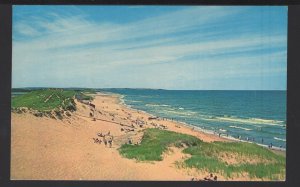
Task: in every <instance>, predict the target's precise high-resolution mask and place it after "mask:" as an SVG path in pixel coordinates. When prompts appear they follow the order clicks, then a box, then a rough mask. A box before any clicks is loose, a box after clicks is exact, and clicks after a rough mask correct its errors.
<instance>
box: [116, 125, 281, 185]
mask: <svg viewBox="0 0 300 187" xmlns="http://www.w3.org/2000/svg"><path fill="white" fill-rule="evenodd" d="M182 143H183V144H185V145H186V146H188V147H187V148H185V149H184V150H183V152H184V153H186V154H190V155H191V157H190V158H188V159H186V160H184V161H183V163H181V167H188V168H196V169H198V170H203V171H207V172H214V173H219V174H222V175H223V176H225V177H233V176H235V175H239V174H242V173H247V174H248V175H249V176H250V178H264V179H270V180H278V179H280V180H283V179H284V178H285V157H284V156H281V155H277V154H275V153H273V152H272V151H270V150H268V149H266V148H264V147H260V146H258V145H255V144H250V143H243V142H213V143H207V142H203V141H201V140H199V139H197V138H196V137H193V136H190V135H185V134H180V133H175V132H171V131H164V130H159V129H146V130H145V132H144V136H143V140H142V142H141V144H140V145H128V144H124V145H122V146H121V147H120V149H119V152H120V154H121V155H123V156H124V157H126V158H130V159H137V160H140V161H161V160H162V154H163V152H164V151H166V150H167V149H168V147H169V146H173V145H174V146H176V147H180V146H181V145H182ZM224 154H228V155H230V154H232V155H235V156H236V157H237V159H238V158H243V159H241V160H237V162H236V163H231V164H230V163H227V162H226V161H224V160H222V159H221V158H220V155H224ZM247 160H256V161H257V162H247Z"/></svg>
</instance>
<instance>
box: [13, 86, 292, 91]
mask: <svg viewBox="0 0 300 187" xmlns="http://www.w3.org/2000/svg"><path fill="white" fill-rule="evenodd" d="M30 88H34V89H38V88H41V89H43V88H50V89H51V88H53V89H55V88H57V89H132V90H167V91H287V89H285V90H283V89H243V90H241V89H222V90H219V89H165V88H126V87H123V88H122V87H119V88H117V87H111V88H108V87H106V88H91V87H43V86H41V87H40V86H37V87H34V86H33V87H29V86H28V87H16V88H11V89H30Z"/></svg>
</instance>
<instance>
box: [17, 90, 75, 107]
mask: <svg viewBox="0 0 300 187" xmlns="http://www.w3.org/2000/svg"><path fill="white" fill-rule="evenodd" d="M75 94H76V92H75V91H72V90H68V91H65V90H63V89H42V90H35V91H31V92H28V93H26V94H24V95H20V96H17V97H14V98H13V99H12V108H19V107H27V108H31V109H34V110H38V111H49V110H54V109H59V108H62V109H64V110H70V111H74V110H76V106H75V102H74V99H73V97H74V96H75Z"/></svg>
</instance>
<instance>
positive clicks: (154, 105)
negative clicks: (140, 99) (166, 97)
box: [146, 103, 169, 107]
mask: <svg viewBox="0 0 300 187" xmlns="http://www.w3.org/2000/svg"><path fill="white" fill-rule="evenodd" d="M146 106H150V107H168V106H169V105H159V104H150V103H148V104H146Z"/></svg>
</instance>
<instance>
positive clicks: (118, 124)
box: [11, 93, 284, 181]
mask: <svg viewBox="0 0 300 187" xmlns="http://www.w3.org/2000/svg"><path fill="white" fill-rule="evenodd" d="M89 96H93V97H94V100H93V101H92V103H93V104H94V105H95V108H94V109H93V108H92V107H91V106H90V105H88V104H85V103H83V102H80V101H79V100H77V99H75V103H76V105H77V110H76V111H74V112H73V113H72V114H71V116H65V117H64V118H63V119H61V120H59V119H53V118H51V117H37V116H35V115H33V114H32V113H29V112H24V113H14V112H12V113H11V114H12V118H11V119H12V122H11V125H12V134H11V140H12V142H11V180H33V179H34V180H99V179H100V180H170V181H174V180H179V181H190V180H191V179H192V178H195V177H196V178H198V179H203V178H204V177H206V176H207V175H209V173H208V171H205V170H203V171H202V170H197V169H195V168H178V165H176V163H178V162H179V163H181V162H184V160H186V159H187V158H189V157H190V156H191V155H190V154H186V153H183V152H182V149H181V148H176V147H174V146H172V145H171V146H170V147H169V148H168V150H167V151H166V152H164V153H163V155H162V158H163V159H162V161H150V162H143V161H141V162H139V161H138V160H135V159H128V158H126V157H124V156H122V155H121V154H120V152H119V148H120V147H121V146H122V145H124V144H128V143H129V140H130V141H131V142H132V143H129V144H132V145H139V144H140V143H141V141H142V139H143V135H144V130H145V129H147V128H159V129H161V130H162V131H164V130H165V131H172V132H176V133H181V134H186V135H192V136H194V137H196V138H199V139H200V140H202V141H203V142H207V143H210V142H217V141H219V142H231V141H233V140H228V139H225V138H223V137H219V136H217V135H215V134H212V133H211V134H209V133H205V132H202V131H200V130H199V129H194V130H193V129H192V127H191V126H189V125H187V124H183V123H179V122H177V121H171V120H162V119H151V120H150V119H149V118H148V117H150V116H153V115H151V114H149V113H147V112H145V111H142V110H136V109H134V108H130V107H128V106H126V105H125V103H124V104H122V103H121V99H120V98H121V97H120V95H118V94H114V93H109V94H108V93H105V94H104V93H96V94H95V93H94V94H89ZM93 111H94V116H91V115H90V114H91V112H93ZM93 118H96V120H94V119H93ZM140 122H141V123H140ZM141 124H143V125H141ZM165 127H167V128H165ZM99 133H101V134H102V133H103V134H108V133H110V135H113V136H114V142H113V144H112V147H109V146H106V145H104V143H103V142H102V144H101V142H100V143H99V142H96V141H95V140H96V139H99V138H100V137H99ZM100 140H102V139H101V138H100ZM220 156H221V157H222V161H227V162H229V163H231V162H232V161H233V160H232V159H233V158H235V157H234V155H233V158H232V157H231V156H226V155H220ZM260 161H261V160H259V159H258V160H257V158H255V157H253V158H252V157H251V158H250V157H249V158H247V162H248V163H252V162H260ZM217 175H218V180H220V181H245V180H246V181H262V180H271V179H269V178H257V177H255V178H251V177H250V176H249V174H246V175H244V174H243V175H234V176H232V177H228V176H227V177H226V176H225V175H223V174H221V173H218V172H217ZM282 178H284V177H282ZM280 179H281V178H280Z"/></svg>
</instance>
